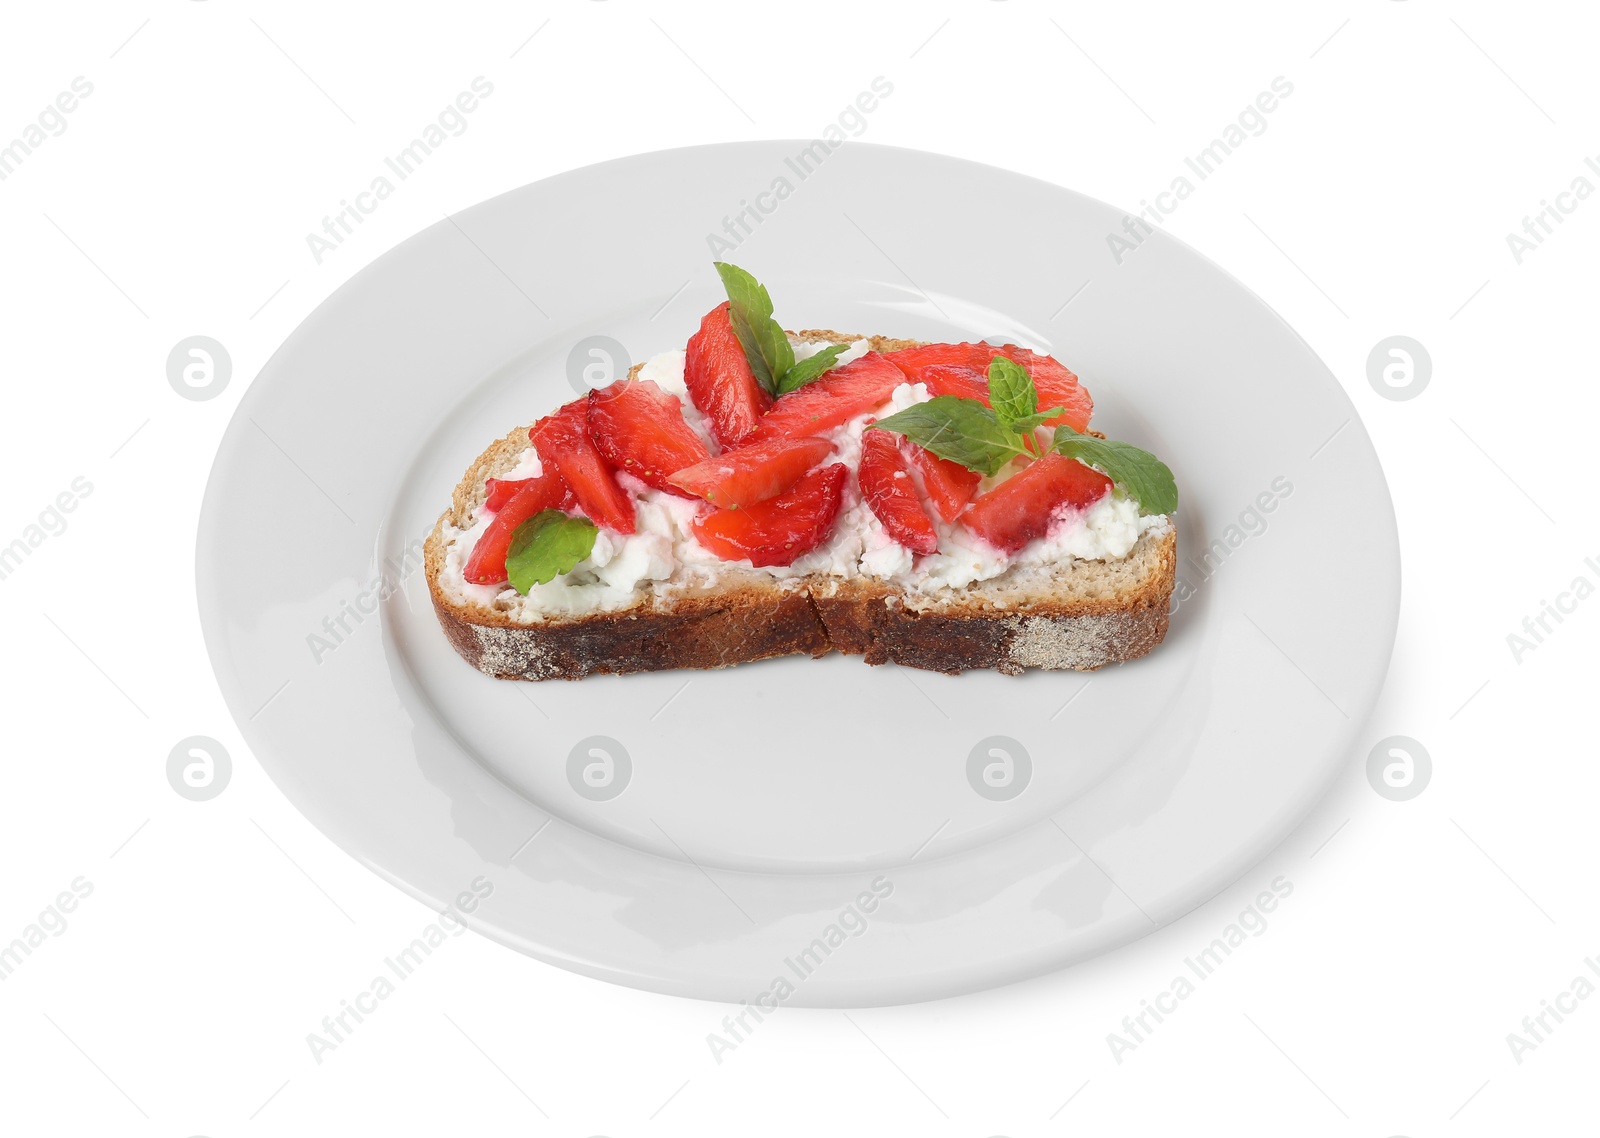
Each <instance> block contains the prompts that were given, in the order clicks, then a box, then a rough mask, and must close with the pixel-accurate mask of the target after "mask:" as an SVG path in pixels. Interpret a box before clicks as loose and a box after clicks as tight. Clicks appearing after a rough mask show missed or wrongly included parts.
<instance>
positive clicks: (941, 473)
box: [906, 442, 983, 522]
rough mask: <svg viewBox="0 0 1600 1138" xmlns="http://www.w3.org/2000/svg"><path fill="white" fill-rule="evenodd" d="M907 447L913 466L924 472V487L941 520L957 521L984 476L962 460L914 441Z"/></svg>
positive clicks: (919, 472) (920, 472) (922, 473)
mask: <svg viewBox="0 0 1600 1138" xmlns="http://www.w3.org/2000/svg"><path fill="white" fill-rule="evenodd" d="M906 446H907V449H908V450H909V451H910V454H911V465H913V466H915V467H916V468H917V473H918V474H920V475H922V489H923V490H924V491H926V492H927V495H928V502H929V504H930V505H932V506H933V509H934V512H935V513H936V514H938V515H939V520H940V521H942V522H953V521H955V520H956V515H957V514H959V513H961V511H962V510H963V509H965V508H966V505H967V503H968V502H970V501H972V496H973V495H974V494H976V493H977V492H978V483H979V482H981V481H983V476H982V475H981V474H979V473H978V472H977V471H976V470H968V469H967V468H966V467H964V466H962V465H961V464H960V463H959V462H951V461H950V460H949V459H947V458H940V457H939V456H938V455H936V454H934V453H933V452H932V451H931V450H926V449H924V448H922V447H919V446H917V445H916V444H915V443H910V442H908V443H907V444H906Z"/></svg>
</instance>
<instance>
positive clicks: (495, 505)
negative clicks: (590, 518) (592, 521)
mask: <svg viewBox="0 0 1600 1138" xmlns="http://www.w3.org/2000/svg"><path fill="white" fill-rule="evenodd" d="M551 469H552V470H553V469H554V467H552V468H551ZM539 477H542V476H539ZM539 477H534V478H512V479H509V480H508V479H505V478H490V479H488V480H487V481H485V482H484V487H485V488H486V489H487V490H488V493H487V494H486V495H484V499H483V508H484V509H486V510H489V511H490V512H494V513H497V512H499V511H500V510H503V509H505V507H506V503H507V502H509V501H511V499H513V498H515V497H516V496H517V492H518V491H519V490H522V489H525V488H526V487H529V486H532V485H533V484H534V483H535V482H537V481H538V480H539ZM562 490H563V491H564V496H563V497H562V499H561V501H560V502H558V503H557V505H558V507H559V508H561V509H563V510H576V509H577V508H578V499H577V496H576V495H574V494H573V492H572V487H570V486H568V485H567V484H566V483H565V482H563V483H562Z"/></svg>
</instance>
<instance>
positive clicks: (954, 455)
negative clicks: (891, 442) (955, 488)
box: [872, 395, 1027, 474]
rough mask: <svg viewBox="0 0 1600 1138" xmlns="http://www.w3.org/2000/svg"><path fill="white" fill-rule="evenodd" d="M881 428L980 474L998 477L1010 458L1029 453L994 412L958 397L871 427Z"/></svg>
mask: <svg viewBox="0 0 1600 1138" xmlns="http://www.w3.org/2000/svg"><path fill="white" fill-rule="evenodd" d="M878 427H882V428H883V429H884V430H886V431H894V432H896V433H897V434H902V435H904V436H905V437H906V438H908V439H910V440H911V441H912V442H914V443H916V444H917V445H918V446H920V447H924V448H926V449H927V450H930V451H932V452H933V453H934V454H936V455H938V456H939V457H940V458H947V459H949V460H950V461H951V462H957V463H960V464H961V465H962V466H965V467H966V468H967V469H968V470H976V471H977V472H978V473H980V474H996V473H998V472H999V470H1000V468H1001V467H1002V466H1004V465H1005V464H1006V463H1007V462H1009V461H1010V460H1011V459H1013V458H1015V457H1016V456H1017V455H1019V454H1026V453H1027V452H1026V451H1025V450H1023V449H1022V446H1021V444H1020V443H1019V442H1018V440H1017V438H1016V436H1015V435H1013V434H1012V433H1011V432H1010V431H1008V430H1006V429H1005V428H1004V427H1002V426H1001V425H1000V422H999V420H998V419H996V418H995V414H994V412H993V411H991V410H989V408H987V407H985V406H984V405H983V404H982V403H979V402H978V401H977V400H976V399H962V398H960V397H959V396H955V395H936V396H934V397H933V398H932V399H930V400H928V401H927V402H926V403H918V404H916V405H915V406H911V407H907V408H906V409H905V410H904V411H896V412H895V413H894V414H893V415H888V416H885V417H884V418H882V419H879V420H878V421H877V422H876V423H874V424H873V425H872V429H876V428H878Z"/></svg>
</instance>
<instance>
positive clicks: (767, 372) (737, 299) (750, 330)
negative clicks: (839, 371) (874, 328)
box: [712, 261, 848, 395]
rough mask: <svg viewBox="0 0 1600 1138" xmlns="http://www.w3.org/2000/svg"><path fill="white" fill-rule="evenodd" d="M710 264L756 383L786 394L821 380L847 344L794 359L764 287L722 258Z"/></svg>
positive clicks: (779, 393)
mask: <svg viewBox="0 0 1600 1138" xmlns="http://www.w3.org/2000/svg"><path fill="white" fill-rule="evenodd" d="M712 264H713V265H715V266H716V269H717V275H718V276H720V277H721V278H722V287H723V288H724V289H725V290H726V291H727V293H728V303H729V305H730V308H729V313H728V314H729V317H730V318H731V322H732V324H733V334H734V335H735V336H737V337H738V339H739V346H740V347H741V348H743V349H744V358H745V359H746V360H748V361H749V363H750V370H751V371H752V372H753V373H755V377H756V382H757V383H759V384H761V386H762V387H763V388H764V389H766V392H767V394H768V395H786V394H788V393H789V392H791V391H793V390H795V389H796V388H799V387H804V386H805V385H806V384H808V383H811V382H812V381H814V380H817V379H820V378H821V377H822V376H823V374H824V373H825V372H827V370H828V369H829V368H831V367H832V366H833V365H834V362H835V361H836V360H838V358H839V354H840V353H841V352H843V351H844V350H845V349H846V348H847V347H848V345H846V344H835V345H831V346H829V347H826V348H824V349H822V351H820V352H818V353H817V354H816V355H814V356H810V357H808V358H806V359H803V360H800V361H799V362H798V363H797V362H795V358H794V346H793V345H792V344H790V343H789V337H788V336H787V335H786V334H785V333H784V331H783V325H781V324H779V323H778V322H777V321H776V320H774V319H773V318H772V297H771V296H770V295H768V293H767V290H766V287H765V286H763V285H762V284H761V282H760V281H758V280H756V278H755V277H753V276H751V275H750V274H749V273H747V272H745V271H744V270H743V269H741V268H740V267H739V266H738V265H730V264H728V263H727V262H725V261H713V262H712Z"/></svg>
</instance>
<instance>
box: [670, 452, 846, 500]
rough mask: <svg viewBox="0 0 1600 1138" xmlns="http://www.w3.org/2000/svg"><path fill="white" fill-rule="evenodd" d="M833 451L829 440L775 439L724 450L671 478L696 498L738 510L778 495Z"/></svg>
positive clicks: (673, 482)
mask: <svg viewBox="0 0 1600 1138" xmlns="http://www.w3.org/2000/svg"><path fill="white" fill-rule="evenodd" d="M832 453H833V444H832V443H831V442H829V441H828V440H827V439H819V438H803V439H772V440H770V441H768V442H764V443H752V444H751V445H750V446H745V447H740V448H739V449H738V450H729V451H724V452H722V453H721V454H719V455H717V456H716V457H715V458H708V459H706V460H705V461H704V462H701V463H697V464H695V465H694V466H691V467H689V468H688V469H686V470H680V471H678V472H677V473H676V474H674V475H672V477H671V478H670V479H669V480H668V481H670V482H671V483H672V484H673V485H674V486H676V487H678V488H679V489H680V490H682V491H684V492H686V493H687V494H688V496H689V497H692V498H704V499H705V500H706V501H708V502H710V503H711V504H712V505H713V506H719V507H721V508H722V509H725V510H738V509H743V508H745V507H748V506H753V505H755V504H756V503H757V502H761V501H764V500H766V499H768V498H772V497H776V496H777V495H779V494H781V493H783V492H784V491H785V490H787V489H789V487H791V486H793V485H794V484H795V483H796V482H797V481H799V479H800V476H801V475H802V474H804V473H805V472H806V471H808V470H810V469H811V468H812V467H813V466H815V465H817V463H819V462H821V461H822V460H823V459H825V458H827V457H828V456H829V455H830V454H832Z"/></svg>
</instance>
